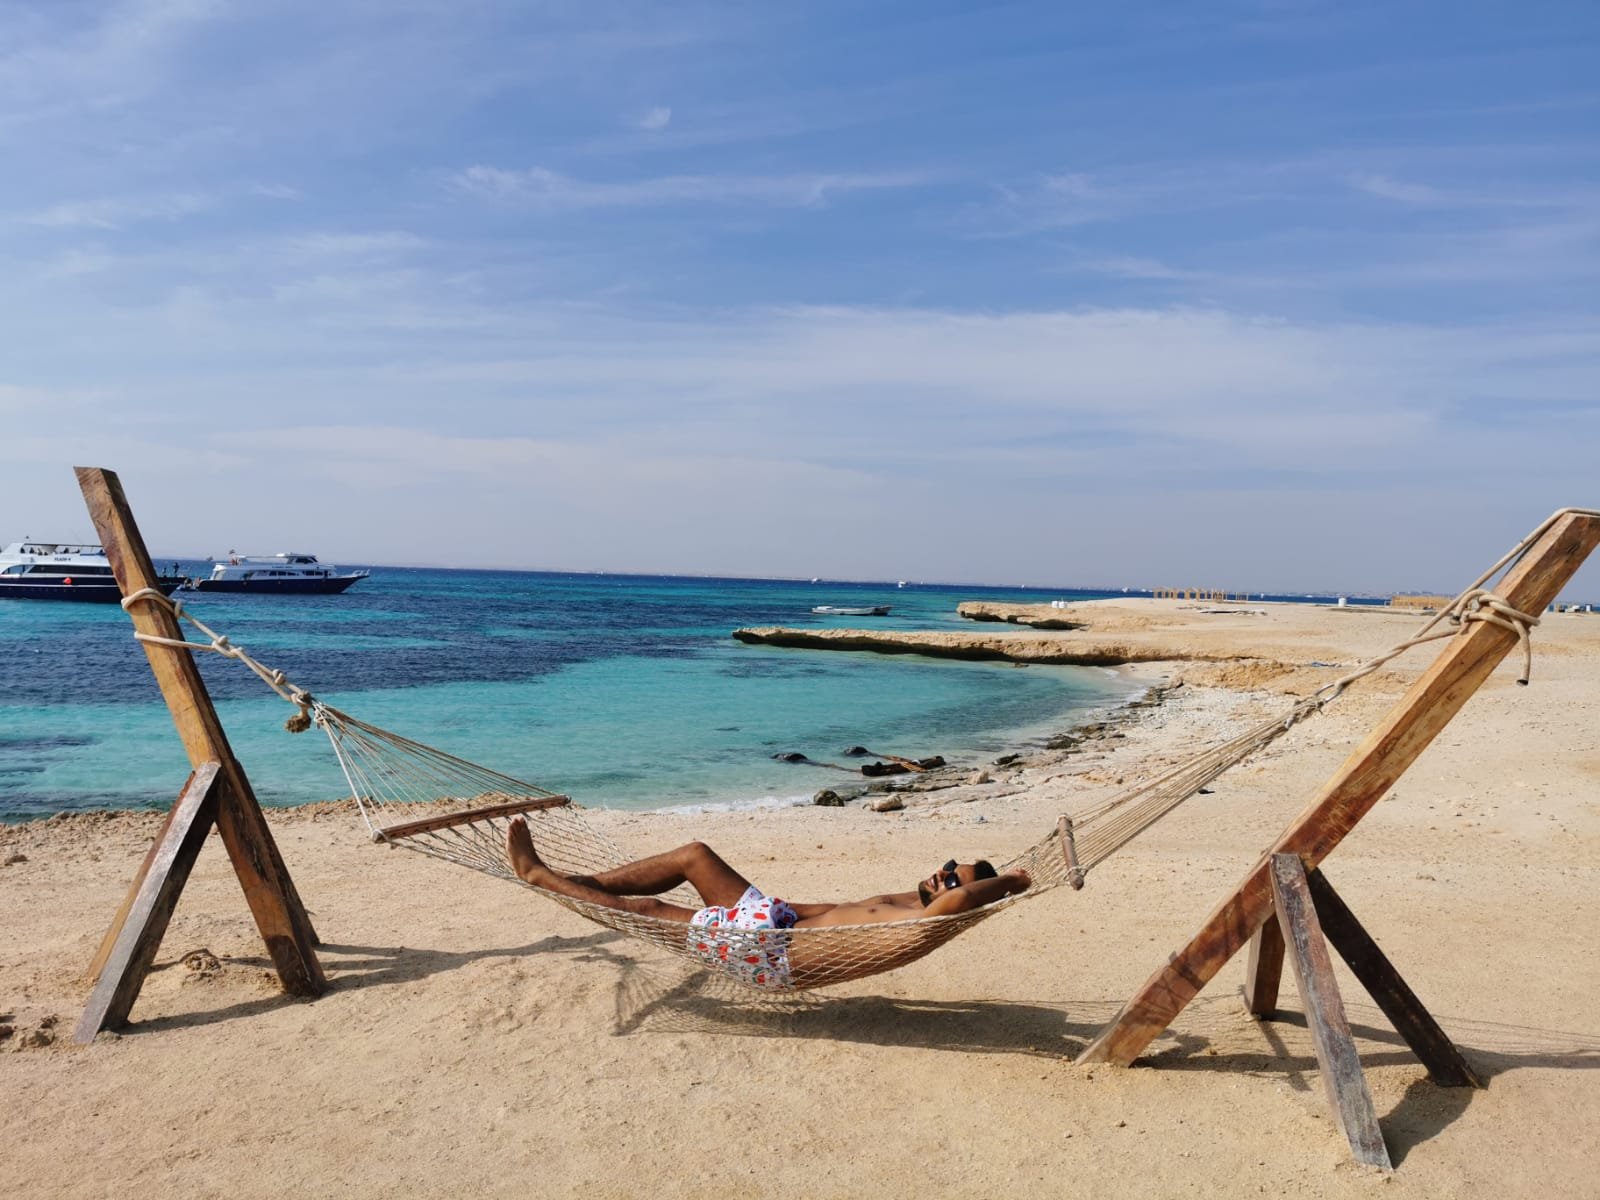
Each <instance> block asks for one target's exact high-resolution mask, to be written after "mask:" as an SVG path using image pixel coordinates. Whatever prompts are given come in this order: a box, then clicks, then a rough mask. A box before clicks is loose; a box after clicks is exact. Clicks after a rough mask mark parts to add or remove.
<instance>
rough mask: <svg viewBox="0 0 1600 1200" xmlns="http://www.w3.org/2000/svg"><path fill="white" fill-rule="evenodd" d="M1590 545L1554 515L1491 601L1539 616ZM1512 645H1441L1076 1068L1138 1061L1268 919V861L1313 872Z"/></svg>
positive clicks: (1490, 638) (1599, 538) (1507, 635)
mask: <svg viewBox="0 0 1600 1200" xmlns="http://www.w3.org/2000/svg"><path fill="white" fill-rule="evenodd" d="M1597 543H1600V518H1596V517H1593V516H1590V515H1589V514H1587V513H1582V512H1565V513H1563V514H1561V515H1560V516H1559V517H1558V518H1557V519H1556V520H1555V521H1554V522H1553V523H1552V524H1551V525H1550V528H1549V529H1547V530H1546V531H1545V533H1544V535H1543V536H1542V537H1541V538H1540V539H1539V540H1538V541H1537V542H1536V543H1535V544H1534V545H1533V546H1532V547H1531V548H1530V549H1529V551H1528V553H1527V554H1526V555H1525V556H1524V557H1523V559H1522V561H1521V562H1520V563H1518V564H1517V565H1516V566H1515V567H1513V568H1512V569H1511V571H1510V572H1508V573H1507V575H1506V577H1505V578H1504V579H1503V580H1502V581H1501V583H1500V586H1499V588H1498V589H1497V591H1498V594H1499V595H1500V597H1501V599H1503V600H1504V601H1505V602H1506V603H1507V604H1509V605H1510V606H1511V607H1512V608H1515V609H1517V610H1518V611H1519V612H1525V613H1539V612H1543V611H1544V610H1545V608H1547V607H1548V606H1549V604H1550V602H1551V601H1553V600H1554V599H1555V598H1556V596H1557V595H1558V594H1559V593H1560V591H1561V588H1562V586H1563V585H1564V584H1565V583H1566V582H1567V580H1569V579H1571V578H1572V575H1573V573H1574V572H1575V571H1576V570H1577V569H1578V567H1579V566H1581V565H1582V563H1583V560H1584V559H1585V558H1587V557H1588V556H1589V553H1590V551H1592V550H1593V549H1594V548H1595V545H1596V544H1597ZM1516 643H1517V636H1516V634H1515V633H1513V632H1511V631H1510V630H1509V629H1504V628H1501V627H1500V626H1497V625H1493V624H1490V623H1489V622H1487V621H1474V622H1472V623H1470V624H1469V625H1468V626H1467V627H1466V628H1465V629H1464V630H1463V631H1462V633H1461V635H1460V636H1459V637H1455V638H1452V639H1450V641H1449V642H1448V643H1446V646H1445V649H1444V651H1443V652H1442V653H1441V654H1440V655H1439V657H1438V658H1437V659H1436V660H1435V661H1434V663H1433V665H1432V666H1431V667H1429V668H1428V670H1427V671H1426V672H1424V673H1423V675H1422V676H1421V677H1420V678H1419V679H1418V680H1417V681H1416V683H1415V684H1413V685H1412V687H1411V689H1410V691H1408V692H1407V693H1406V694H1405V696H1404V697H1403V698H1402V699H1401V701H1400V703H1399V704H1397V705H1396V706H1395V708H1394V709H1393V710H1392V711H1391V712H1390V713H1389V715H1388V716H1387V717H1386V718H1385V719H1384V721H1383V722H1382V723H1381V724H1380V725H1379V726H1378V728H1376V729H1375V730H1373V731H1372V733H1371V734H1369V735H1368V736H1367V738H1366V740H1365V741H1364V742H1362V743H1361V745H1360V746H1358V747H1357V748H1356V750H1355V751H1354V753H1352V754H1351V755H1350V757H1349V758H1348V759H1346V760H1345V763H1344V765H1343V766H1342V767H1340V768H1339V770H1338V771H1337V772H1336V773H1335V775H1334V777H1333V778H1332V779H1331V780H1329V781H1328V783H1327V784H1326V785H1325V786H1324V787H1323V789H1322V791H1321V792H1320V793H1319V794H1318V795H1317V796H1316V798H1315V799H1313V800H1312V801H1311V803H1310V804H1309V805H1308V806H1307V807H1306V809H1305V810H1304V811H1303V812H1302V813H1301V814H1300V815H1299V816H1298V817H1296V818H1295V820H1294V821H1292V822H1291V823H1290V824H1289V826H1288V828H1287V829H1285V830H1284V831H1283V833H1282V834H1280V835H1279V837H1278V839H1277V840H1276V841H1275V842H1274V843H1273V844H1272V846H1271V847H1270V848H1269V849H1268V851H1267V853H1266V854H1264V855H1263V856H1262V857H1261V859H1260V860H1259V861H1257V863H1256V865H1255V866H1254V867H1252V868H1251V869H1250V872H1249V873H1248V874H1247V875H1246V876H1245V878H1244V880H1243V881H1242V882H1241V883H1240V884H1239V885H1238V886H1237V887H1236V888H1235V889H1234V890H1233V891H1232V892H1231V893H1229V894H1228V895H1227V896H1226V897H1225V898H1224V899H1223V901H1222V903H1221V904H1220V905H1218V906H1217V908H1216V909H1214V910H1213V911H1212V913H1211V915H1210V916H1209V917H1208V918H1206V921H1205V924H1204V925H1203V926H1202V927H1201V929H1200V932H1199V933H1197V934H1196V935H1195V936H1194V937H1193V938H1192V939H1191V940H1190V941H1189V943H1188V945H1186V946H1184V947H1183V949H1181V950H1179V951H1178V952H1177V953H1175V954H1173V955H1172V956H1171V957H1170V959H1169V960H1168V961H1167V962H1166V963H1165V964H1164V965H1163V966H1162V967H1161V968H1160V969H1159V970H1157V971H1156V972H1155V974H1153V975H1152V976H1151V977H1150V978H1149V980H1147V981H1146V982H1145V984H1144V986H1143V987H1141V988H1140V989H1139V990H1138V991H1137V992H1136V993H1135V994H1134V996H1133V998H1132V999H1130V1000H1129V1001H1128V1003H1127V1004H1125V1005H1124V1006H1123V1008H1122V1011H1121V1012H1120V1013H1119V1014H1118V1015H1117V1017H1116V1018H1115V1019H1114V1020H1113V1021H1112V1022H1111V1023H1110V1024H1109V1025H1107V1026H1106V1027H1105V1029H1103V1030H1102V1031H1101V1032H1100V1034H1099V1036H1098V1037H1096V1038H1095V1039H1094V1041H1092V1042H1090V1043H1089V1045H1088V1046H1087V1047H1086V1048H1085V1049H1084V1050H1083V1052H1082V1053H1081V1054H1080V1055H1079V1056H1078V1059H1077V1061H1078V1062H1080V1063H1092V1062H1110V1063H1118V1064H1120V1065H1123V1066H1126V1065H1128V1064H1129V1063H1131V1062H1133V1060H1134V1059H1136V1058H1138V1057H1139V1055H1140V1054H1141V1053H1142V1052H1143V1051H1144V1049H1145V1047H1146V1046H1148V1045H1149V1044H1150V1042H1151V1040H1152V1039H1153V1038H1155V1036H1156V1035H1157V1034H1159V1033H1160V1032H1161V1031H1162V1030H1163V1029H1165V1028H1166V1027H1167V1026H1168V1025H1169V1024H1171V1023H1172V1019H1173V1018H1174V1017H1176V1016H1177V1015H1178V1014H1179V1013H1180V1012H1182V1011H1183V1009H1184V1007H1185V1006H1186V1005H1187V1004H1188V1003H1189V1001H1191V1000H1193V999H1194V998H1195V996H1196V995H1198V994H1199V992H1200V989H1201V988H1203V987H1205V985H1206V984H1207V983H1209V982H1210V981H1211V979H1212V978H1213V977H1214V976H1215V975H1216V973H1217V972H1218V971H1219V970H1221V969H1222V966H1223V964H1224V963H1226V962H1227V961H1228V960H1229V959H1230V958H1232V957H1233V955H1234V954H1235V953H1236V952H1237V951H1238V950H1239V949H1240V948H1241V947H1242V946H1243V945H1244V944H1245V943H1246V942H1247V941H1249V940H1250V938H1251V937H1253V936H1254V935H1255V932H1256V930H1258V929H1260V928H1261V925H1262V923H1263V922H1264V921H1266V919H1267V917H1268V916H1269V914H1270V913H1271V911H1272V886H1271V883H1270V881H1269V879H1268V864H1269V862H1270V860H1271V856H1272V855H1273V854H1279V853H1288V854H1295V855H1298V856H1299V857H1300V858H1301V860H1302V861H1304V862H1305V864H1306V865H1307V866H1308V867H1315V866H1317V865H1318V864H1319V863H1321V862H1322V860H1323V859H1324V858H1326V857H1327V855H1328V854H1329V852H1330V851H1332V850H1333V848H1334V847H1335V846H1337V845H1338V844H1339V843H1340V842H1341V841H1342V840H1343V839H1344V837H1345V835H1346V834H1347V833H1349V832H1350V830H1352V829H1353V828H1355V826H1356V824H1357V822H1359V821H1360V820H1361V818H1362V817H1364V816H1366V815H1367V813H1368V812H1369V811H1370V810H1371V809H1372V806H1373V805H1375V804H1377V802H1378V801H1379V800H1380V799H1381V798H1382V797H1383V796H1384V795H1385V794H1386V793H1387V792H1388V790H1389V789H1390V788H1391V787H1393V786H1394V783H1395V781H1396V780H1397V779H1399V778H1400V776H1401V775H1402V774H1403V773H1404V772H1405V770H1406V768H1407V767H1409V766H1410V765H1411V764H1412V763H1413V762H1414V761H1416V758H1417V756H1418V755H1419V754H1421V753H1422V751H1423V750H1424V749H1426V748H1427V746H1428V743H1430V742H1431V741H1433V739H1434V738H1435V737H1436V736H1437V735H1438V733H1439V731H1440V730H1441V729H1443V728H1444V727H1445V725H1446V724H1448V723H1449V721H1450V719H1451V718H1452V717H1454V716H1455V714H1456V713H1457V712H1459V711H1460V709H1461V706H1462V705H1463V704H1465V703H1466V702H1467V700H1468V698H1469V697H1470V696H1471V695H1472V693H1473V692H1475V691H1476V690H1477V689H1478V687H1479V685H1480V684H1482V683H1483V681H1484V680H1485V679H1487V678H1488V677H1489V674H1490V672H1492V671H1493V670H1494V669H1495V667H1496V666H1498V665H1499V664H1500V661H1501V660H1502V659H1504V658H1505V656H1506V654H1507V653H1508V652H1509V651H1510V650H1511V648H1512V647H1513V646H1514V645H1516Z"/></svg>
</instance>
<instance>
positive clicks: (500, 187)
mask: <svg viewBox="0 0 1600 1200" xmlns="http://www.w3.org/2000/svg"><path fill="white" fill-rule="evenodd" d="M933 178H934V176H933V175H932V174H931V173H928V172H922V171H900V172H881V173H861V174H850V173H820V172H819V173H808V174H795V175H664V176H658V177H655V178H650V179H637V180H628V181H624V182H618V183H608V182H597V181H587V180H581V179H576V178H573V177H572V176H569V175H562V174H560V173H558V172H556V171H551V170H549V169H547V168H544V167H529V168H527V169H525V170H507V169H505V168H503V167H492V166H481V165H480V166H472V167H467V168H465V169H464V170H461V171H458V172H456V173H455V174H454V175H452V176H451V177H450V179H449V184H450V187H451V188H452V189H453V190H454V191H456V192H458V193H460V194H462V195H465V196H470V197H473V198H476V199H484V200H496V201H503V202H513V203H520V204H528V205H539V206H545V207H550V208H642V207H650V206H657V205H670V204H702V203H711V204H766V205H779V206H786V207H810V206H815V205H820V204H825V203H826V202H827V201H828V200H829V199H830V198H831V197H833V196H839V195H847V194H849V193H851V192H863V191H882V190H887V189H899V188H915V187H921V186H924V185H926V184H927V183H929V182H930V181H931V180H932V179H933Z"/></svg>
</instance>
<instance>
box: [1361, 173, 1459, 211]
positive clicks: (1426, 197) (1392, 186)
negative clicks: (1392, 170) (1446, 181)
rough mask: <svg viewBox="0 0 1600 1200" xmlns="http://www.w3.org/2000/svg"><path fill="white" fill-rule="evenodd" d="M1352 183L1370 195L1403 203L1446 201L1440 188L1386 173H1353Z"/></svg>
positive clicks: (1439, 202)
mask: <svg viewBox="0 0 1600 1200" xmlns="http://www.w3.org/2000/svg"><path fill="white" fill-rule="evenodd" d="M1350 185H1351V186H1352V187H1354V188H1355V189H1356V190H1357V191H1362V192H1366V193H1367V194H1368V195H1370V196H1378V197H1380V198H1381V199H1384V200H1398V201H1399V202H1400V203H1402V204H1414V205H1422V206H1429V207H1431V206H1435V205H1438V204H1441V203H1443V202H1444V201H1445V194H1444V193H1443V192H1441V191H1440V190H1439V189H1438V188H1432V187H1427V186H1425V185H1423V184H1419V183H1401V182H1399V181H1398V180H1394V179H1390V178H1388V177H1387V176H1385V175H1353V176H1351V178H1350Z"/></svg>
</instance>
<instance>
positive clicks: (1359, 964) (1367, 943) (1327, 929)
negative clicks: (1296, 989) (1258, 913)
mask: <svg viewBox="0 0 1600 1200" xmlns="http://www.w3.org/2000/svg"><path fill="white" fill-rule="evenodd" d="M1309 884H1310V888H1311V899H1312V901H1313V902H1314V903H1315V904H1316V906H1317V917H1318V919H1319V920H1320V922H1321V924H1322V929H1323V932H1324V933H1326V934H1327V936H1328V940H1329V941H1330V942H1332V943H1333V947H1334V949H1335V950H1337V951H1338V952H1339V955H1340V957H1341V958H1343V959H1344V961H1345V962H1346V963H1347V964H1348V965H1349V967H1350V970H1351V972H1352V973H1353V974H1354V975H1355V977H1356V978H1357V979H1358V980H1360V981H1361V986H1362V987H1364V988H1366V989H1367V992H1368V993H1369V994H1370V995H1371V996H1372V998H1373V999H1374V1000H1375V1001H1377V1004H1378V1007H1379V1008H1381V1009H1382V1010H1383V1013H1384V1016H1386V1017H1388V1018H1389V1021H1390V1022H1391V1023H1392V1024H1393V1025H1394V1027H1395V1030H1396V1031H1397V1032H1398V1033H1399V1034H1400V1036H1401V1037H1403V1038H1405V1040H1406V1044H1407V1045H1409V1046H1410V1047H1411V1049H1412V1050H1414V1051H1416V1055H1417V1057H1418V1058H1420V1059H1421V1060H1422V1065H1423V1066H1425V1067H1427V1068H1428V1075H1429V1077H1430V1078H1431V1079H1432V1080H1433V1081H1434V1083H1436V1084H1438V1085H1439V1086H1440V1087H1478V1088H1481V1087H1482V1086H1483V1081H1482V1080H1480V1079H1479V1078H1478V1075H1477V1072H1475V1071H1474V1070H1473V1069H1472V1067H1471V1065H1470V1064H1469V1063H1468V1062H1467V1060H1466V1059H1465V1058H1463V1057H1462V1056H1461V1051H1460V1050H1458V1049H1456V1045H1455V1043H1454V1042H1452V1041H1451V1040H1450V1039H1449V1037H1448V1036H1446V1034H1445V1032H1444V1030H1443V1029H1441V1028H1439V1023H1438V1022H1437V1021H1435V1020H1434V1019H1433V1015H1432V1014H1431V1013H1429V1012H1428V1010H1427V1009H1426V1008H1424V1007H1423V1006H1422V1001H1420V1000H1418V999H1417V996H1416V993H1415V992H1413V991H1412V990H1411V989H1410V988H1409V987H1407V986H1406V981H1405V980H1404V979H1402V978H1401V977H1400V972H1399V971H1397V970H1395V969H1394V964H1393V963H1391V962H1390V961H1389V959H1388V957H1387V956H1386V955H1385V954H1384V953H1383V951H1382V950H1380V949H1379V948H1378V943H1377V942H1375V941H1373V940H1372V937H1371V935H1370V934H1368V933H1367V931H1366V930H1365V929H1363V928H1362V927H1361V922H1360V921H1358V920H1356V918H1355V914H1354V913H1352V912H1351V911H1350V909H1349V908H1348V907H1346V905H1345V902H1344V901H1343V900H1342V899H1341V898H1340V897H1339V894H1338V893H1337V892H1335V891H1334V890H1333V885H1332V884H1331V883H1329V882H1328V880H1327V878H1326V877H1325V876H1324V875H1323V874H1322V872H1321V871H1320V870H1318V871H1312V872H1311V875H1310V879H1309Z"/></svg>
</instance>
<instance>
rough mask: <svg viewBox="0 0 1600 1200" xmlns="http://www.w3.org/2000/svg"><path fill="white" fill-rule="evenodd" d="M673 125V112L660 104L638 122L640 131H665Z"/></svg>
mask: <svg viewBox="0 0 1600 1200" xmlns="http://www.w3.org/2000/svg"><path fill="white" fill-rule="evenodd" d="M670 124H672V110H671V109H670V108H668V107H666V106H665V105H661V104H658V105H656V107H654V108H652V109H651V110H650V111H649V112H647V113H645V114H644V116H642V117H640V118H639V120H638V127H639V128H640V129H652V130H653V129H665V128H666V127H667V126H668V125H670Z"/></svg>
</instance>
